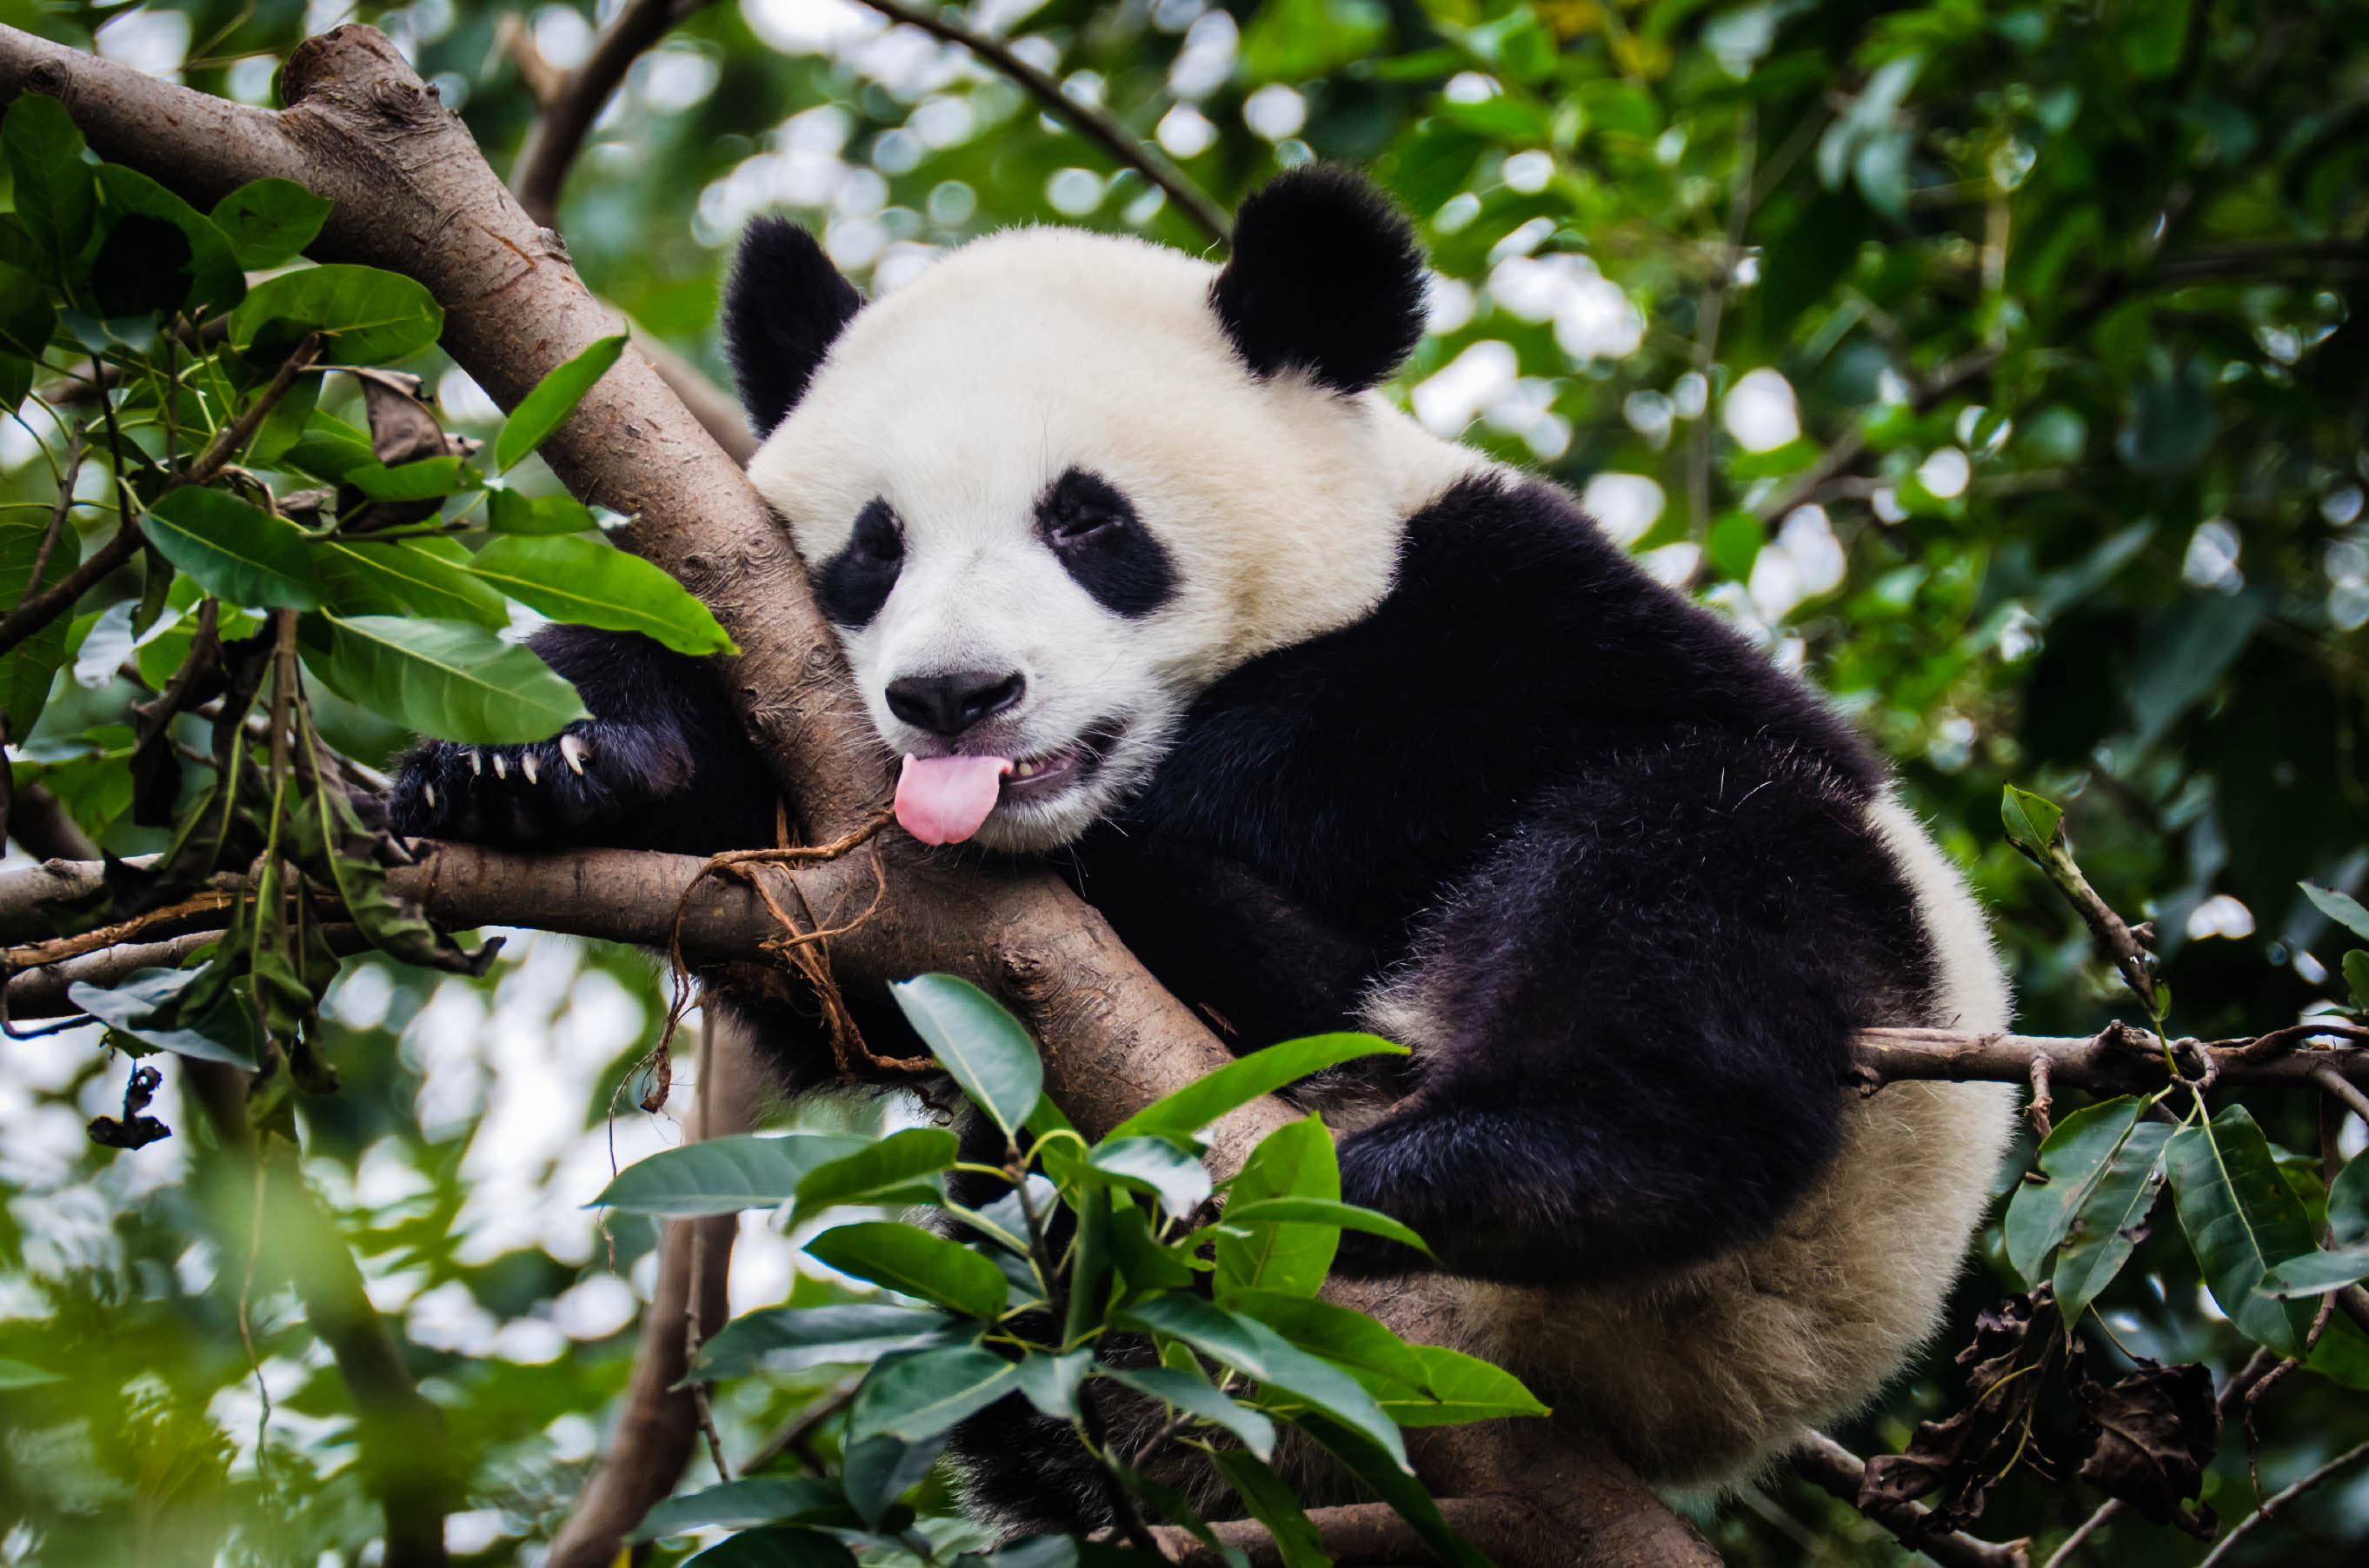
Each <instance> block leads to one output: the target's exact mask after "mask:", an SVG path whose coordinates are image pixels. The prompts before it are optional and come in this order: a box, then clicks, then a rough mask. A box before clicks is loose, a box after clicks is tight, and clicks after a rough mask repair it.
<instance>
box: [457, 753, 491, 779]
mask: <svg viewBox="0 0 2369 1568" xmlns="http://www.w3.org/2000/svg"><path fill="white" fill-rule="evenodd" d="M461 755H462V756H463V757H466V758H468V759H469V772H470V773H471V774H472V775H474V776H476V777H480V778H482V777H483V776H484V775H485V772H486V763H485V760H484V759H483V758H481V757H479V756H478V755H477V749H476V748H475V747H474V746H472V747H470V748H469V749H468V750H465V751H463V752H462V753H461Z"/></svg>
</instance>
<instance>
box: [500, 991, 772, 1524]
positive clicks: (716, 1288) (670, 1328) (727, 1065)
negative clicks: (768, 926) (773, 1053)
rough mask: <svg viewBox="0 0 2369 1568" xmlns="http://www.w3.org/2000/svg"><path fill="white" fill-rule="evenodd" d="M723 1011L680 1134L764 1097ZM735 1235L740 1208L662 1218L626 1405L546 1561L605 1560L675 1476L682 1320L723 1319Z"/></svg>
mask: <svg viewBox="0 0 2369 1568" xmlns="http://www.w3.org/2000/svg"><path fill="white" fill-rule="evenodd" d="M726 1018H727V1015H725V1014H721V1013H709V1014H708V1015H707V1018H706V1021H705V1027H704V1030H703V1031H702V1034H703V1036H704V1039H703V1044H702V1047H701V1050H700V1061H699V1071H700V1076H701V1079H702V1082H701V1084H700V1086H699V1088H700V1093H699V1094H698V1098H697V1104H698V1107H699V1109H698V1111H695V1112H694V1114H693V1115H692V1117H691V1118H690V1120H688V1121H687V1122H686V1123H685V1125H684V1131H685V1135H686V1137H687V1138H692V1139H697V1138H725V1137H729V1136H730V1135H732V1134H734V1133H741V1132H747V1131H748V1130H750V1127H754V1126H755V1125H756V1110H757V1106H758V1105H759V1104H760V1103H761V1101H762V1099H763V1084H762V1082H761V1076H760V1072H759V1070H758V1066H757V1058H756V1054H755V1052H754V1051H753V1050H752V1049H751V1048H750V1040H749V1038H748V1036H747V1034H746V1033H745V1032H744V1031H743V1030H742V1029H741V1027H740V1026H739V1025H738V1023H737V1021H736V1022H732V1023H727V1022H726ZM703 1113H704V1114H703ZM738 1234H739V1219H738V1216H737V1215H730V1214H725V1215H716V1216H714V1217H711V1218H709V1219H673V1220H669V1221H668V1222H667V1225H666V1228H665V1230H663V1231H661V1232H660V1234H659V1238H658V1289H657V1290H656V1292H655V1293H654V1294H653V1295H652V1297H651V1299H650V1304H649V1308H648V1310H646V1311H645V1312H643V1314H642V1333H641V1345H640V1348H639V1349H638V1350H637V1351H636V1352H635V1356H634V1376H633V1380H632V1381H631V1382H630V1383H629V1384H627V1385H626V1389H625V1403H624V1410H623V1412H622V1413H620V1414H619V1415H618V1418H617V1426H616V1430H615V1431H614V1433H613V1434H612V1436H611V1437H610V1439H609V1446H608V1448H607V1449H606V1450H605V1451H604V1452H602V1454H601V1462H600V1464H599V1466H598V1467H597V1468H596V1469H595V1470H594V1471H593V1472H592V1479H591V1480H589V1481H588V1482H585V1483H584V1490H583V1491H582V1492H581V1493H580V1494H578V1496H577V1499H576V1507H575V1509H574V1511H573V1512H571V1513H570V1514H569V1515H568V1516H567V1522H566V1524H565V1525H563V1526H561V1527H560V1531H559V1536H558V1539H555V1540H554V1541H553V1542H552V1545H551V1554H550V1556H548V1557H547V1558H545V1559H544V1562H545V1565H546V1568H611V1564H612V1563H614V1562H616V1561H617V1556H618V1549H619V1543H620V1542H622V1541H623V1540H624V1538H625V1537H626V1536H627V1535H628V1534H630V1533H631V1532H632V1530H633V1528H634V1527H635V1525H638V1524H640V1523H641V1522H642V1516H643V1515H644V1514H647V1513H648V1512H649V1511H650V1506H651V1505H653V1504H655V1503H658V1502H660V1501H662V1500H663V1499H664V1498H665V1497H666V1495H667V1494H669V1493H670V1492H672V1491H673V1490H674V1487H675V1482H677V1481H679V1480H681V1478H682V1471H683V1466H684V1464H685V1463H686V1462H687V1461H688V1460H689V1459H690V1458H691V1452H692V1447H693V1445H694V1444H695V1443H696V1442H697V1441H698V1438H699V1429H700V1415H699V1408H698V1402H697V1401H695V1400H694V1399H693V1398H692V1393H691V1391H689V1390H688V1389H678V1388H676V1387H675V1385H676V1384H677V1383H679V1382H681V1380H682V1375H683V1373H684V1372H685V1371H686V1370H687V1369H688V1368H689V1364H690V1363H689V1360H688V1358H687V1356H685V1354H684V1334H683V1328H684V1323H685V1322H686V1320H687V1319H689V1318H691V1317H692V1316H693V1314H694V1313H695V1315H696V1318H697V1321H698V1322H699V1325H700V1335H701V1337H702V1338H705V1337H706V1336H708V1335H710V1334H713V1333H715V1331H716V1330H717V1329H719V1328H722V1327H723V1326H724V1319H725V1316H726V1310H727V1309H726V1302H727V1295H726V1291H727V1286H728V1284H729V1283H730V1271H731V1265H732V1242H733V1241H734V1239H735V1238H736V1237H737V1236H738ZM694 1254H696V1265H697V1266H696V1269H695V1270H694V1267H693V1257H694ZM694 1273H695V1275H696V1277H695V1278H694ZM694 1303H695V1306H694Z"/></svg>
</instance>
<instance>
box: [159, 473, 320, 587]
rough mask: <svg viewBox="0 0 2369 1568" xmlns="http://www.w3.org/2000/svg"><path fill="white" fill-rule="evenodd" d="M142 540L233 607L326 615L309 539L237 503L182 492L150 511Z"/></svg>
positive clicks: (216, 494)
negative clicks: (317, 612)
mask: <svg viewBox="0 0 2369 1568" xmlns="http://www.w3.org/2000/svg"><path fill="white" fill-rule="evenodd" d="M142 532H143V533H144V534H146V535H147V539H148V543H149V544H154V546H155V547H156V549H157V551H158V553H159V554H161V555H163V556H164V557H165V559H166V560H168V561H170V562H172V563H173V565H175V566H177V567H180V569H181V570H183V571H185V572H187V573H189V576H190V577H192V578H196V579H197V583H198V586H199V587H200V588H202V589H205V590H206V591H207V592H208V593H211V594H214V595H217V596H218V597H220V598H222V599H223V600H225V601H229V602H230V603H233V604H247V605H253V606H256V607H257V608H268V609H273V610H317V609H319V608H320V605H321V587H320V585H319V584H318V583H316V582H315V580H314V559H313V551H312V544H311V542H310V541H308V540H307V539H306V538H305V537H304V531H303V529H301V528H298V527H297V526H296V525H295V524H294V523H292V522H291V521H288V520H287V519H286V518H284V517H274V516H272V515H271V514H270V513H269V512H268V511H265V510H264V509H262V508H261V507H254V506H249V505H248V504H247V503H246V502H245V501H242V500H240V499H239V498H237V497H236V496H234V495H231V494H229V493H227V492H225V491H222V490H209V489H205V488H202V487H200V486H194V485H191V486H183V487H182V488H180V489H177V490H175V491H174V492H173V493H172V494H170V495H168V496H166V498H164V499H162V500H160V501H158V502H157V503H156V504H155V505H154V507H151V508H150V509H148V517H147V521H146V522H145V524H144V525H143V528H142Z"/></svg>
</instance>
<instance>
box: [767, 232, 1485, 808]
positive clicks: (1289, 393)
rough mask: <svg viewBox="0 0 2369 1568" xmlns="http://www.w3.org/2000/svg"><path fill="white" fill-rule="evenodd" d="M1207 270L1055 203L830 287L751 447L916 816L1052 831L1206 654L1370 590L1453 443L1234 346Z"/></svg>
mask: <svg viewBox="0 0 2369 1568" xmlns="http://www.w3.org/2000/svg"><path fill="white" fill-rule="evenodd" d="M1216 276H1217V269H1215V268H1213V267H1211V266H1210V265H1208V264H1207V263H1204V262H1201V261H1197V260H1195V259H1193V258H1189V257H1185V256H1183V255H1181V254H1179V253H1176V252H1173V251H1169V250H1164V249H1161V248H1158V247H1155V246H1148V245H1144V244H1141V243H1139V242H1137V241H1133V240H1127V239H1121V238H1114V237H1109V236H1100V235H1086V234H1081V233H1075V232H1070V231H1064V230H1050V229H1040V230H1031V231H1020V232H1015V233H1010V234H1005V235H997V236H994V237H992V238H990V239H986V240H981V241H978V242H975V243H973V244H972V245H970V246H966V247H964V248H963V249H962V250H960V251H958V252H956V254H954V255H953V256H951V257H949V258H947V259H945V260H944V261H941V262H939V263H938V264H936V265H935V266H934V267H933V268H932V269H930V270H929V271H928V272H926V273H924V274H923V275H922V276H921V278H919V279H917V280H915V281H913V282H911V283H910V284H908V285H907V286H906V287H905V288H903V289H901V290H900V291H898V292H897V293H895V294H893V295H891V296H890V297H888V298H887V299H886V300H884V301H882V302H880V303H876V304H874V305H870V306H867V307H865V308H864V309H863V310H861V311H860V312H857V313H856V314H855V315H853V319H852V320H850V321H849V322H848V323H847V325H846V326H845V329H844V331H843V332H841V333H840V334H839V335H838V336H837V338H836V340H835V341H833V342H831V344H830V350H829V353H828V354H827V356H825V357H824V358H823V359H822V360H821V362H820V363H819V365H818V367H817V368H816V369H815V370H814V372H813V375H812V379H811V381H810V382H808V383H806V384H805V385H804V386H803V388H802V394H803V395H800V396H798V397H797V399H796V401H795V405H794V406H792V408H791V409H790V411H789V413H788V415H787V417H786V418H784V419H783V420H782V422H781V424H780V425H779V426H778V427H777V428H776V429H774V431H773V432H772V435H771V437H770V438H769V439H768V440H767V441H766V442H765V444H764V447H763V448H762V450H761V452H759V453H758V454H757V456H756V458H755V459H754V460H753V461H752V462H751V463H750V478H751V479H752V480H753V481H754V482H755V483H756V485H757V486H758V488H759V489H760V490H761V492H762V493H763V494H764V495H765V497H766V498H767V499H768V500H769V501H771V502H772V505H773V506H774V507H775V508H776V509H778V510H779V511H780V512H781V514H782V515H783V517H784V518H785V519H786V520H787V521H788V522H789V524H790V526H791V528H792V530H793V532H794V534H795V539H796V542H797V544H798V548H799V551H800V553H801V554H802V555H804V557H805V558H806V561H807V567H808V570H809V572H810V574H811V576H812V578H813V581H814V584H815V589H816V596H817V599H818V602H819V603H820V605H821V607H822V609H823V610H824V612H825V613H826V614H827V615H828V616H829V617H830V620H831V621H832V623H833V624H834V625H835V626H836V627H837V628H838V630H839V634H840V636H841V641H842V644H843V645H844V647H845V650H846V654H847V658H848V662H849V664H850V666H851V668H852V670H853V675H854V678H855V681H856V684H857V687H858V689H859V691H860V692H862V694H863V699H864V704H865V707H866V709H867V711H868V713H869V715H870V716H871V719H872V722H873V724H874V726H875V728H876V729H877V731H878V733H879V735H880V738H881V739H882V740H883V741H884V742H885V743H886V744H887V748H888V750H890V752H891V753H892V754H895V755H898V756H903V757H908V758H912V759H917V760H918V761H916V762H912V763H909V764H908V773H907V777H906V780H905V785H904V787H903V788H901V789H900V792H899V807H900V816H901V817H903V818H905V820H906V823H907V826H908V827H909V828H913V829H914V830H916V831H917V832H918V833H920V834H921V836H923V837H925V838H932V839H933V841H945V840H952V839H961V838H967V837H973V836H975V837H976V838H977V839H978V841H980V842H982V843H984V844H986V845H988V846H989V847H990V848H994V849H999V850H1005V851H1033V850H1042V849H1046V848H1049V847H1052V846H1054V845H1058V844H1060V843H1063V842H1066V841H1070V840H1071V839H1074V838H1076V837H1077V836H1078V835H1079V834H1081V833H1082V832H1083V831H1085V830H1086V829H1087V828H1088V827H1090V826H1091V825H1093V822H1094V821H1095V820H1097V819H1098V818H1102V817H1104V816H1105V815H1107V814H1109V813H1110V812H1111V811H1112V810H1113V809H1114V808H1116V807H1117V806H1119V805H1120V804H1121V803H1122V802H1123V801H1124V800H1125V799H1126V797H1127V795H1128V794H1129V793H1130V792H1131V791H1132V790H1134V789H1135V788H1137V787H1139V785H1140V784H1141V783H1142V782H1143V781H1144V780H1145V779H1146V777H1148V775H1149V773H1150V771H1151V769H1152V768H1153V767H1154V766H1155V765H1156V764H1157V763H1158V761H1159V760H1160V758H1161V756H1162V753H1163V752H1164V751H1165V750H1166V747H1167V743H1168V738H1169V737H1170V736H1171V734H1172V733H1173V730H1174V727H1175V726H1176V724H1177V722H1178V720H1179V719H1180V718H1181V716H1182V715H1183V714H1184V710H1185V708H1186V707H1187V706H1188V705H1189V704H1191V702H1192V701H1193V699H1194V698H1195V697H1196V695H1197V694H1198V693H1199V692H1201V691H1202V690H1204V689H1205V688H1206V687H1207V685H1208V684H1209V683H1210V682H1211V681H1215V680H1217V679H1218V678H1219V676H1221V675H1223V674H1224V673H1225V672H1226V671H1227V670H1230V669H1232V668H1234V667H1235V666H1237V665H1239V664H1240V663H1242V661H1243V660H1245V659H1248V658H1253V657H1254V656H1255V655H1257V654H1259V653H1262V652H1265V651H1267V650H1268V649H1271V648H1275V647H1284V646H1287V645H1289V644H1292V643H1296V642H1299V641H1303V640H1305V639H1307V638H1309V637H1310V636H1314V635H1319V634H1321V633H1322V632H1325V631H1328V630H1331V629H1333V628H1334V627H1337V626H1340V625H1344V624H1348V623H1349V622H1352V621H1354V620H1356V619H1357V618H1358V617H1359V616H1361V615H1363V614H1364V613H1366V612H1368V611H1369V610H1370V609H1371V608H1372V607H1373V605H1374V604H1375V603H1377V602H1378V601H1379V599H1380V598H1381V596H1382V595H1383V594H1384V593H1385V592H1386V591H1387V590H1388V588H1389V585H1390V578H1391V574H1392V571H1393V569H1394V567H1395V563H1396V558H1397V550H1398V540H1399V534H1400V532H1401V529H1402V524H1403V520H1404V519H1405V517H1406V516H1407V515H1408V513H1409V511H1410V510H1412V509H1413V506H1414V505H1419V504H1420V502H1421V500H1422V499H1424V498H1427V497H1428V495H1429V494H1432V493H1436V491H1437V489H1439V488H1440V487H1442V486H1444V484H1445V483H1446V482H1447V480H1448V478H1450V477H1452V472H1451V471H1452V470H1454V469H1455V468H1458V467H1459V466H1462V465H1464V463H1465V462H1466V461H1467V460H1466V459H1464V458H1463V457H1462V455H1461V453H1460V449H1455V448H1448V447H1445V446H1444V445H1443V444H1442V443H1436V442H1433V441H1430V438H1428V437H1425V436H1422V435H1421V434H1420V432H1419V431H1416V430H1415V429H1414V428H1413V426H1412V425H1411V424H1409V423H1408V422H1407V421H1405V420H1404V419H1403V418H1402V417H1401V416H1399V415H1397V414H1396V413H1395V412H1394V411H1392V410H1391V409H1390V407H1389V406H1388V405H1387V404H1385V403H1383V402H1381V401H1380V400H1379V398H1378V397H1376V396H1375V395H1372V394H1370V393H1345V392H1343V391H1341V390H1338V389H1336V388H1335V387H1333V386H1328V385H1325V384H1322V383H1320V382H1319V381H1318V380H1316V379H1315V378H1314V377H1312V376H1310V375H1309V374H1307V373H1303V372H1300V371H1299V370H1297V369H1286V370H1284V371H1282V372H1280V373H1274V374H1269V375H1266V376H1264V377H1262V376H1260V375H1258V374H1256V373H1254V372H1253V370H1252V368H1251V366H1250V365H1249V364H1248V363H1246V362H1245V360H1244V357H1243V353H1242V349H1240V348H1239V347H1238V345H1237V342H1236V341H1235V340H1234V339H1233V338H1230V337H1229V335H1228V331H1227V328H1226V326H1224V325H1223V324H1221V322H1220V321H1219V315H1218V313H1217V312H1216V310H1214V309H1213V307H1212V304H1211V283H1212V280H1213V279H1215V278H1216ZM746 379H748V378H747V376H746V373H745V372H744V381H745V380H746ZM909 797H910V802H911V803H913V804H914V806H915V809H914V811H912V812H910V813H909V812H907V811H906V810H905V809H904V808H905V807H907V805H908V804H909ZM933 813H935V815H933ZM982 814H983V815H982ZM933 826H934V832H933Z"/></svg>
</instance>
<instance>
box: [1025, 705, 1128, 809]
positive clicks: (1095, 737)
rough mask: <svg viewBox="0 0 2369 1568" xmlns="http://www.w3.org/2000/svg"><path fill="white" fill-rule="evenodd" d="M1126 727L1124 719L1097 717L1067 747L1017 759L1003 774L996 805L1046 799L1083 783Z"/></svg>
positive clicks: (1091, 775) (1100, 763)
mask: <svg viewBox="0 0 2369 1568" xmlns="http://www.w3.org/2000/svg"><path fill="white" fill-rule="evenodd" d="M1126 728H1127V725H1126V723H1125V721H1123V720H1120V719H1116V718H1104V719H1096V720H1095V721H1094V722H1093V724H1090V725H1088V726H1087V727H1085V728H1084V729H1083V730H1081V732H1079V735H1078V738H1076V739H1075V740H1072V741H1071V742H1070V743H1069V744H1068V745H1067V746H1064V747H1061V748H1060V749H1059V750H1053V751H1047V752H1044V753H1041V754H1040V755H1037V756H1035V757H1023V758H1020V759H1018V760H1016V761H1013V764H1012V770H1011V771H1010V772H1009V773H1005V774H1004V775H1003V782H1002V785H1001V790H1000V792H999V794H998V795H997V798H996V804H997V805H999V806H1011V805H1016V804H1019V803H1022V802H1025V801H1032V800H1049V799H1051V798H1052V797H1053V796H1055V795H1060V794H1062V793H1064V792H1065V791H1067V790H1068V789H1069V788H1070V786H1071V785H1073V784H1081V783H1083V782H1084V781H1085V780H1087V779H1089V778H1091V777H1093V774H1094V773H1095V771H1096V770H1098V769H1099V768H1101V766H1102V765H1103V762H1104V759H1106V758H1107V757H1109V755H1110V751H1111V748H1112V747H1113V746H1116V744H1118V738H1119V736H1120V734H1121V733H1123V732H1124V731H1125V730H1126Z"/></svg>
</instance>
